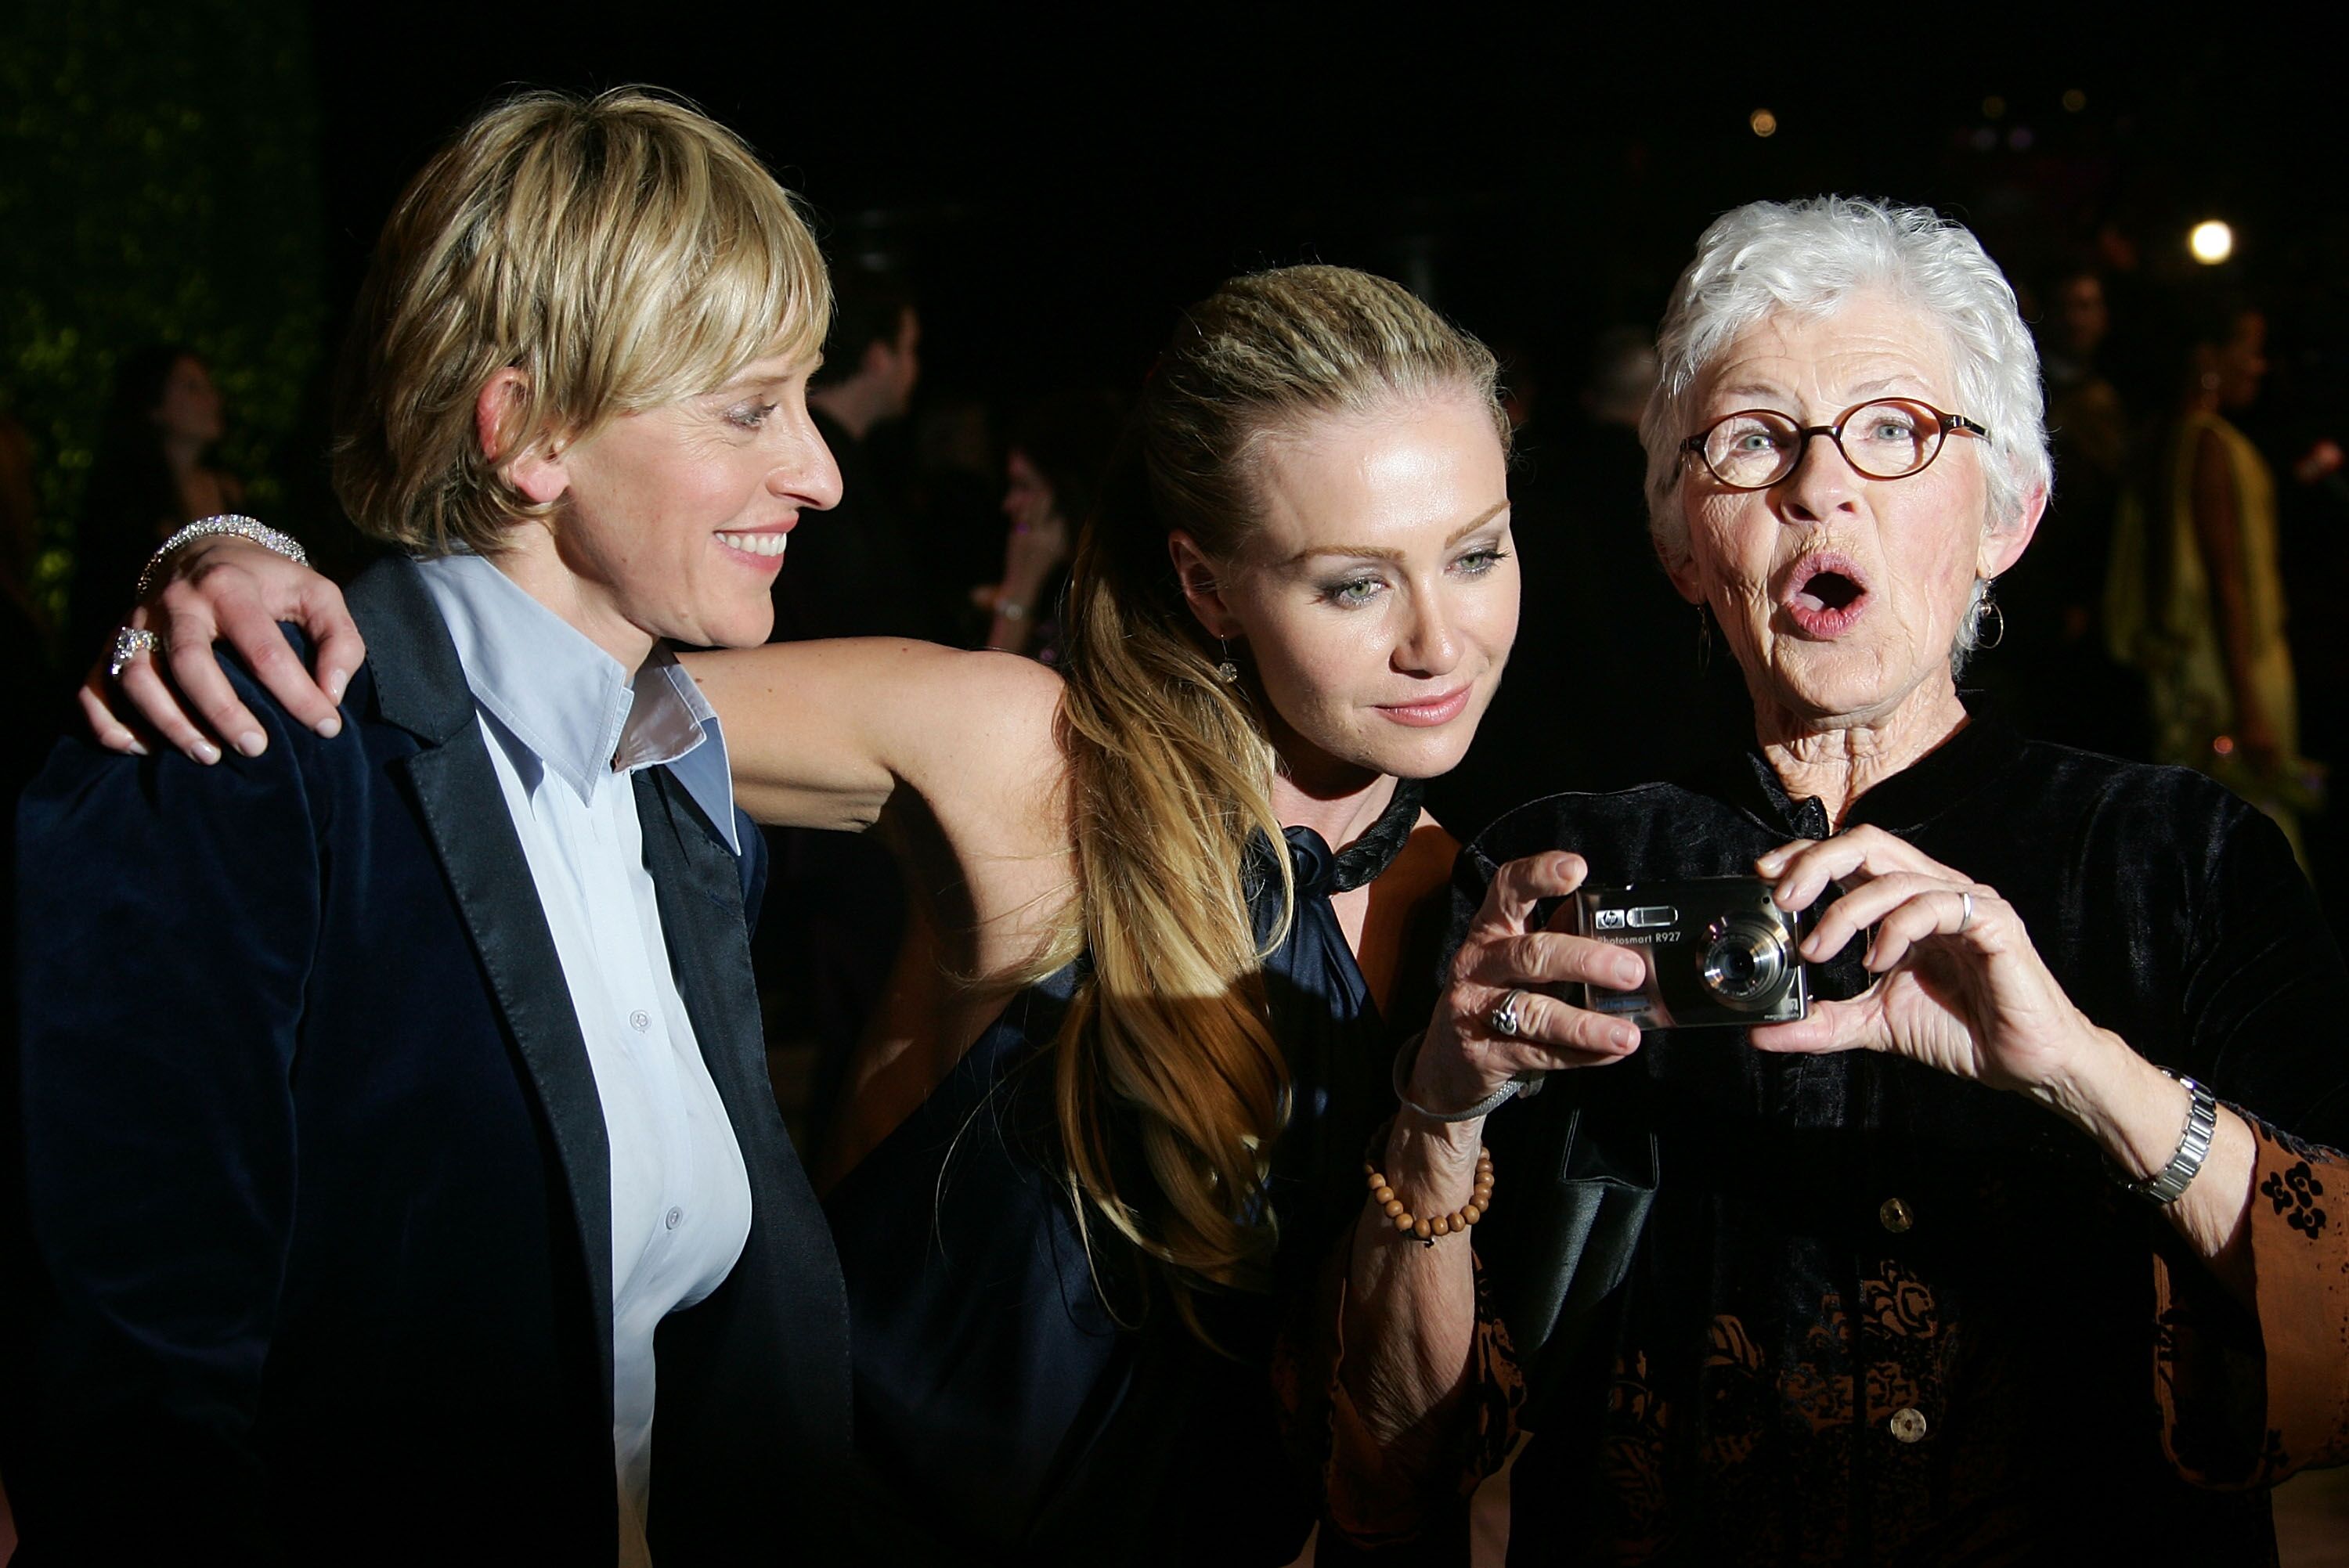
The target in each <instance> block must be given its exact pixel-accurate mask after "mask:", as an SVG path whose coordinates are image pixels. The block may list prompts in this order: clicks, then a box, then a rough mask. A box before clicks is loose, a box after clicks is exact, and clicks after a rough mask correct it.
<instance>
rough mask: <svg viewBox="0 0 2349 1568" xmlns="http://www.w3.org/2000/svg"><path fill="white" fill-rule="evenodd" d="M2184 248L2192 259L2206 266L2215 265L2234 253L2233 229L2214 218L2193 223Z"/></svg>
mask: <svg viewBox="0 0 2349 1568" xmlns="http://www.w3.org/2000/svg"><path fill="white" fill-rule="evenodd" d="M2186 248H2187V249H2188V250H2189V251H2191V252H2193V253H2194V259H2195V260H2196V261H2198V262H2200V263H2202V264H2203V265H2204V266H2206V267H2215V266H2217V265H2218V264H2219V263H2220V262H2223V261H2225V260H2226V259H2227V258H2228V257H2229V256H2231V255H2233V254H2234V253H2235V231H2234V230H2232V229H2230V228H2229V227H2227V225H2226V224H2224V223H2221V222H2219V220H2218V219H2216V218H2211V219H2209V220H2207V221H2205V222H2199V223H2197V224H2195V225H2194V231H2193V232H2191V233H2189V234H2188V235H2187V236H2186Z"/></svg>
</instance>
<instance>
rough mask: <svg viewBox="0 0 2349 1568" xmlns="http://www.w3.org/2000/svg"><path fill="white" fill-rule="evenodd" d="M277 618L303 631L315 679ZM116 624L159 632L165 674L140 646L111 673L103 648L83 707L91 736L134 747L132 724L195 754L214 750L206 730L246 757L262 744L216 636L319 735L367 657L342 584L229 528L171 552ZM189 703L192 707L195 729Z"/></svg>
mask: <svg viewBox="0 0 2349 1568" xmlns="http://www.w3.org/2000/svg"><path fill="white" fill-rule="evenodd" d="M280 621H291V622H293V623H295V624H296V625H298V626H300V627H301V628H302V629H303V631H304V632H305V633H306V634H308V635H309V638H310V641H311V644H312V645H313V646H314V647H315V648H316V665H317V678H316V680H313V679H312V678H311V675H310V672H309V671H308V670H306V669H305V668H303V666H302V661H301V660H300V659H299V658H297V657H295V653H294V649H293V646H292V645H291V644H289V643H287V642H286V640H285V634H284V633H283V632H281V631H280V630H279V629H278V625H277V623H278V622H280ZM124 624H126V625H129V626H136V627H145V628H151V629H153V630H155V631H157V632H160V633H161V634H162V635H163V641H164V645H165V647H166V649H167V650H168V652H167V655H166V661H165V662H166V663H167V664H168V665H169V672H168V678H167V676H166V672H165V671H164V670H161V669H159V668H158V667H157V661H156V660H155V658H154V657H153V656H152V655H146V654H141V655H140V656H139V657H137V658H135V659H133V660H132V661H131V662H130V663H129V664H128V665H124V666H123V670H122V674H121V676H120V677H119V680H117V679H111V678H109V676H108V675H107V665H108V663H109V660H108V659H107V658H104V657H101V658H100V659H99V661H98V663H97V664H96V665H92V666H91V668H90V672H89V674H88V676H86V677H85V678H84V679H83V681H82V686H81V692H80V700H81V709H82V714H83V716H84V717H86V718H87V719H88V722H89V727H90V733H91V734H92V735H93V736H94V737H95V738H97V739H98V743H99V744H100V745H102V746H106V747H109V748H112V749H113V750H116V751H129V752H134V753H137V754H140V755H142V756H143V755H145V753H146V751H147V747H146V744H145V743H144V741H143V740H142V739H141V738H140V729H141V728H143V729H146V730H148V731H149V732H150V733H151V734H153V735H156V736H160V738H162V739H163V740H164V742H166V743H167V744H169V745H171V746H173V747H176V748H179V749H180V750H181V751H183V752H185V753H187V754H188V755H189V756H190V757H191V758H195V759H196V760H197V761H199V762H206V763H210V762H217V761H219V760H220V758H221V748H220V746H219V745H215V744H214V741H215V740H217V741H219V742H221V743H222V744H224V745H227V746H229V747H232V748H234V749H236V750H238V751H240V752H242V753H243V754H244V755H245V756H247V757H258V756H259V755H260V754H261V753H262V752H263V751H264V749H266V748H267V747H268V745H269V740H268V731H267V730H266V729H265V728H264V727H263V726H262V724H261V721H260V720H259V719H256V718H255V717H254V716H253V711H252V710H251V709H250V708H248V707H245V706H244V704H243V703H242V702H240V701H239V700H238V699H237V696H236V690H235V688H234V687H233V686H231V685H230V684H229V679H228V676H226V675H225V674H224V673H222V669H221V667H220V662H219V660H218V659H217V658H215V657H214V655H213V652H212V647H213V645H214V644H215V643H218V642H221V641H223V640H225V641H226V642H227V643H228V645H229V646H230V647H232V648H233V649H234V650H235V651H236V653H237V654H238V655H240V656H241V657H242V658H243V660H244V663H245V665H246V666H247V667H248V668H249V669H251V670H252V671H253V674H254V678H255V679H257V680H259V681H260V682H261V684H262V686H264V687H265V688H266V689H267V690H268V692H269V693H270V695H271V696H274V697H275V698H276V699H277V700H278V701H279V702H281V703H283V704H285V711H286V712H287V713H289V714H291V715H292V716H293V717H295V719H297V720H299V721H300V722H301V723H303V724H305V725H307V726H309V727H311V728H312V729H314V730H316V731H317V732H318V733H319V734H320V735H326V736H332V735H336V734H339V733H340V732H341V730H342V727H343V721H342V715H341V714H340V713H339V712H338V711H337V708H336V705H337V704H338V703H340V702H341V700H342V696H343V688H344V687H345V686H347V685H348V684H349V682H350V678H351V676H352V673H353V672H354V671H356V670H357V668H358V667H359V665H360V663H361V662H362V661H363V660H365V659H366V657H367V645H366V643H365V642H364V641H363V640H362V639H361V638H360V636H359V631H358V626H357V623H355V622H354V621H353V620H352V619H351V615H350V612H349V611H348V610H347V608H345V607H344V604H343V594H342V590H340V589H338V588H336V586H335V585H334V583H331V582H329V581H328V580H327V579H326V578H325V577H322V576H320V575H319V574H318V573H316V572H313V571H311V570H310V569H309V568H308V567H306V566H300V565H296V564H295V562H291V561H288V560H286V559H285V557H284V556H282V555H279V554H277V553H275V552H273V551H268V550H264V549H263V548H262V547H261V546H260V545H257V544H254V543H253V542H250V541H247V540H243V539H236V538H219V539H206V540H199V541H197V542H194V543H192V544H190V545H186V546H184V547H182V548H181V549H180V550H177V551H175V552H172V554H171V560H170V562H169V570H168V572H167V573H166V574H165V576H164V578H163V581H162V583H161V584H160V586H159V587H158V588H157V589H156V591H155V592H154V593H152V594H151V595H150V597H149V599H148V601H147V603H143V604H141V605H140V606H139V607H138V608H136V609H134V610H133V611H132V612H131V613H130V615H129V619H128V620H127V621H126V622H125V623H124ZM190 710H192V711H193V712H194V713H195V714H196V715H199V716H201V717H202V727H198V724H197V722H196V720H195V719H194V718H191V717H190ZM207 732H209V733H207Z"/></svg>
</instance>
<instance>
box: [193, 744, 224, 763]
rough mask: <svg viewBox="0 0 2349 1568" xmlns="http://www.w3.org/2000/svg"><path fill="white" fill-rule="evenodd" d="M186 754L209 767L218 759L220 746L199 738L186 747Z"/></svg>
mask: <svg viewBox="0 0 2349 1568" xmlns="http://www.w3.org/2000/svg"><path fill="white" fill-rule="evenodd" d="M188 755H189V756H191V757H192V758H195V759H196V760H197V761H199V762H201V763H202V764H203V765H204V766H205V767H207V768H209V767H211V766H212V764H213V763H215V762H218V761H219V760H220V757H221V754H220V748H219V747H217V746H214V745H213V744H212V742H211V741H209V740H199V741H197V742H196V743H195V744H194V745H193V746H191V747H189V748H188Z"/></svg>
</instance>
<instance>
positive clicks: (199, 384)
mask: <svg viewBox="0 0 2349 1568" xmlns="http://www.w3.org/2000/svg"><path fill="white" fill-rule="evenodd" d="M224 428H225V423H224V420H223V418H222V407H221V395H220V389H219V388H218V387H215V386H214V385H213V384H212V372H211V371H210V370H209V369H207V368H206V367H205V366H204V362H203V361H202V359H199V358H198V357H197V356H194V355H193V354H191V353H189V352H188V351H187V350H186V349H184V348H179V347H173V346H150V347H147V348H142V349H140V350H138V351H137V352H136V353H133V354H130V355H128V356H124V358H123V359H122V361H121V363H120V364H119V365H118V366H116V368H115V372H114V390H113V394H112V396H111V397H110V398H109V401H108V404H107V409H106V415H105V420H104V423H103V425H102V427H101V428H100V429H99V432H98V457H97V461H96V463H95V464H94V466H93V467H92V468H91V469H90V475H89V486H88V490H85V491H84V492H83V500H82V509H81V521H80V523H79V525H78V527H77V528H76V530H75V533H74V576H73V590H72V594H71V597H70V599H69V600H68V601H67V603H68V610H67V622H66V636H65V644H64V648H65V651H66V653H67V656H68V660H69V661H70V660H76V659H82V658H87V657H88V656H89V655H90V654H91V653H92V652H93V651H95V650H97V649H98V648H101V647H103V646H106V645H109V643H111V641H112V634H113V630H114V623H113V621H112V620H111V619H109V617H111V616H112V615H113V614H115V613H116V612H117V611H119V609H120V608H121V606H120V605H119V603H117V602H116V601H117V600H118V598H119V595H120V594H121V592H122V590H121V587H120V583H122V580H123V577H124V574H125V573H129V575H131V576H134V577H135V576H137V575H138V573H139V568H140V566H141V565H143V564H144V563H145V562H146V560H147V557H148V556H149V555H150V553H152V552H153V551H154V549H155V547H156V546H157V545H159V544H160V543H162V542H163V541H164V539H165V538H166V537H167V536H169V535H170V533H171V531H172V530H174V529H176V528H178V527H180V526H181V524H183V523H189V522H193V521H196V520H197V519H198V518H202V517H213V516H217V515H219V514H220V513H222V512H230V511H235V510H236V509H237V508H238V507H239V506H241V505H243V502H244V485H243V481H242V480H239V479H238V478H237V476H236V475H234V474H232V473H230V472H228V471H227V470H226V469H222V468H220V467H218V466H217V465H216V464H214V463H213V462H212V448H213V446H214V445H215V444H216V443H217V442H218V441H219V440H220V438H221V435H222V431H223V429H224Z"/></svg>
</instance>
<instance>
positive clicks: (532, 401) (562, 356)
mask: <svg viewBox="0 0 2349 1568" xmlns="http://www.w3.org/2000/svg"><path fill="white" fill-rule="evenodd" d="M831 304H832V294H831V285H830V284H829V283H828V282H827V281H826V279H825V274H824V268H823V256H822V254H821V253H820V252H819V251H818V250H817V247H816V242H815V239H814V237H813V236H812V234H811V233H810V232H809V231H808V225H807V222H806V221H805V219H804V218H803V217H802V215H801V212H800V211H799V208H798V206H797V204H796V203H795V202H794V201H793V199H792V196H791V195H790V193H789V192H787V191H784V190H783V189H782V187H781V186H780V185H778V184H777V183H776V182H775V180H774V177H773V176H772V175H771V174H769V173H768V172H767V170H765V168H764V167H762V166H761V164H760V162H759V160H758V159H757V157H756V156H755V155H754V154H752V152H751V151H750V149H749V148H748V147H746V146H745V145H743V143H742V142H741V141H740V139H737V138H736V137H735V136H734V135H733V133H731V132H730V131H729V130H727V129H725V128H724V127H723V126H720V125H719V124H718V123H717V122H716V121H714V120H711V119H709V118H707V117H706V116H704V115H702V114H700V113H698V111H696V110H695V109H693V108H689V107H688V106H687V105H685V104H682V103H678V102H675V101H672V100H670V99H667V98H659V97H657V96H655V95H654V94H652V93H650V92H647V91H646V90H645V89H643V88H616V89H614V90H612V91H610V92H606V93H603V94H600V95H598V96H597V97H595V98H575V97H573V96H570V95H568V94H563V93H553V92H533V93H526V94H523V96H521V97H518V98H512V99H510V100H508V101H506V102H504V103H502V104H500V105H498V106H497V107H495V108H492V109H490V110H488V111H487V112H485V113H483V114H482V115H481V116H480V117H479V118H477V119H474V120H473V122H472V123H471V124H470V125H468V126H467V127H466V128H465V129H464V130H463V131H461V132H460V133H459V135H458V136H457V137H456V139H454V140H452V141H451V142H450V144H449V145H448V146H447V147H445V148H443V149H442V150H440V153H439V154H437V155H436V156H435V157H434V158H433V160H431V162H429V163H428V164H426V165H425V166H424V169H423V170H422V171H421V172H419V174H418V175H417V176H416V178H415V179H414V180H413V181H410V182H409V186H408V189H407V191H404V192H403V193H402V194H401V196H400V199H399V201H398V205H397V206H396V207H394V209H393V210H392V214H391V217H390V219H389V221H388V222H386V223H385V224H384V230H383V237H382V239H381V241H380V242H378V245H377V247H376V253H375V259H374V261H373V263H372V264H371V265H370V266H369V268H368V273H367V284H366V287H365V288H364V289H363V290H362V292H361V294H360V296H359V304H358V309H357V314H356V315H355V317H354V319H353V322H352V325H351V336H350V340H349V342H348V344H347V346H346V349H345V352H344V356H343V364H342V368H341V378H340V381H339V384H338V386H337V388H336V418H335V462H334V468H335V493H336V496H337V497H338V498H339V499H340V500H341V501H342V503H343V506H344V508H345V509H346V510H347V511H348V512H349V513H350V516H351V519H352V521H354V522H356V523H357V525H358V527H359V529H360V530H361V531H363V532H365V533H367V534H369V535H371V536H372V537H374V538H376V539H379V540H382V541H384V542H386V543H388V544H392V545H396V546H398V548H400V549H402V550H405V551H407V552H409V553H411V554H416V555H426V556H430V555H445V554H448V553H450V552H453V551H472V552H477V553H481V554H494V553H495V552H497V551H498V550H499V549H500V548H502V546H503V544H504V543H505V542H506V535H507V531H508V530H509V529H510V528H511V527H512V525H513V524H514V523H515V522H516V521H523V520H527V519H533V518H543V517H546V516H547V515H549V514H550V513H551V512H552V511H554V505H559V503H554V504H553V505H543V504H541V503H538V502H535V501H533V500H531V499H530V498H529V497H527V496H525V495H523V493H521V491H519V490H516V489H515V488H514V487H513V486H512V485H511V484H509V483H508V482H507V481H506V480H505V479H504V478H503V477H502V476H501V475H500V474H499V472H498V471H497V465H496V463H494V462H492V460H491V459H489V458H487V457H486V456H484V455H483V452H482V450H481V440H480V438H479V435H478V433H477V429H476V426H475V419H474V408H475V404H476V400H477V399H478V398H479V397H480V395H481V387H482V386H483V385H484V384H485V383H486V382H487V381H488V380H489V378H490V377H492V376H493V375H495V374H496V373H497V372H499V371H500V370H503V369H506V368H509V367H512V368H513V369H517V370H520V371H521V372H522V373H523V381H524V389H523V392H522V394H521V396H520V397H519V398H518V399H517V402H516V405H515V407H514V408H513V409H512V418H511V421H510V424H509V427H508V428H507V429H506V431H505V432H504V433H503V435H504V445H505V447H506V449H507V451H508V452H509V453H511V452H512V451H514V450H518V449H522V448H523V447H526V446H528V445H529V444H531V443H532V442H535V441H542V440H551V441H555V442H560V443H565V444H567V443H568V442H571V441H574V440H576V439H578V438H581V437H584V436H586V435H590V434H592V433H594V431H595V429H596V428H599V427H600V426H601V425H603V423H604V422H605V421H606V420H608V419H610V418H614V417H615V416H616V415H620V414H625V413H633V412H638V411H641V410H644V409H647V408H651V407H658V406H659V405H662V404H665V403H669V402H674V401H676V400H677V399H678V398H679V397H688V396H692V395H695V394H698V393H703V392H707V391H709V390H711V389H712V388H715V387H719V386H722V385H724V384H725V383H726V382H727V381H729V380H730V379H731V378H732V377H734V376H735V375H736V374H738V373H739V372H740V370H741V369H742V367H743V366H746V365H748V364H750V362H751V361H753V360H755V359H759V358H761V357H764V356H770V355H774V354H791V355H793V356H798V355H802V354H804V355H806V356H809V357H811V358H812V357H813V356H814V354H815V353H816V351H817V350H818V348H819V347H820V346H821V345H822V344H823V336H824V332H825V329H826V326H827V325H828V324H829V320H830V316H831Z"/></svg>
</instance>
